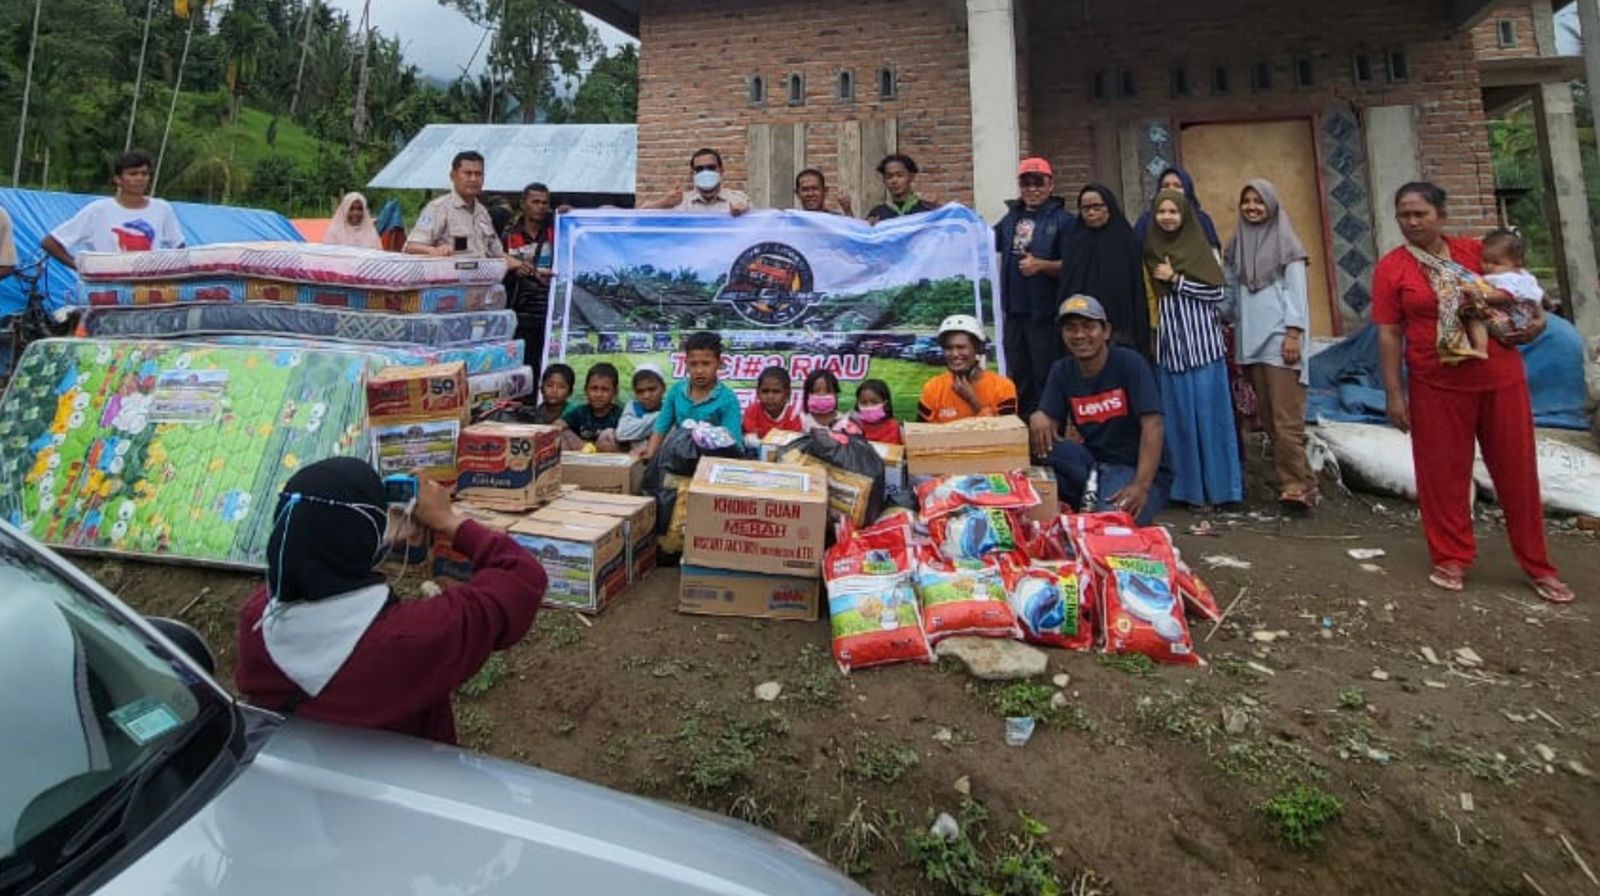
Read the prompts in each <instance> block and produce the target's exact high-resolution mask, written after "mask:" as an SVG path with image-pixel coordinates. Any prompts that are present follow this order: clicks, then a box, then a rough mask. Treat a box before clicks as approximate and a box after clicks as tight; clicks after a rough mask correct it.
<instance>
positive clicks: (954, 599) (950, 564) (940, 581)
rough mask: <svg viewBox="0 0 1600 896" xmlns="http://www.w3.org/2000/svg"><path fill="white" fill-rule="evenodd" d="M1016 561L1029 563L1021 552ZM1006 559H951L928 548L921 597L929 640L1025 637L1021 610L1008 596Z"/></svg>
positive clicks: (920, 571) (920, 572)
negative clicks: (1002, 566)
mask: <svg viewBox="0 0 1600 896" xmlns="http://www.w3.org/2000/svg"><path fill="white" fill-rule="evenodd" d="M1014 559H1015V560H1016V562H1022V563H1025V562H1027V560H1026V558H1025V557H1022V556H1020V555H1016V556H1015V557H1014ZM1000 563H1001V559H1000V557H999V556H998V555H993V554H991V555H989V556H988V557H985V558H983V559H981V560H955V561H952V560H946V559H945V558H944V556H942V555H941V554H940V553H939V551H938V550H937V549H936V548H933V547H931V546H929V547H925V548H923V549H922V553H921V556H920V557H919V558H918V563H917V573H916V586H917V597H918V599H920V600H921V602H922V616H923V620H924V624H925V625H926V626H927V630H928V639H929V640H930V641H932V642H933V643H935V644H937V643H938V642H940V641H942V640H944V639H945V638H948V637H952V636H956V635H966V636H976V637H982V638H1021V637H1022V631H1021V630H1020V629H1019V628H1017V617H1016V614H1015V613H1013V612H1012V610H1011V604H1010V602H1009V600H1008V599H1007V596H1006V586H1005V581H1004V579H1002V578H1001V575H1000Z"/></svg>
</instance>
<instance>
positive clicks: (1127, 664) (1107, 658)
mask: <svg viewBox="0 0 1600 896" xmlns="http://www.w3.org/2000/svg"><path fill="white" fill-rule="evenodd" d="M1099 660H1100V665H1102V666H1105V667H1106V668H1107V669H1116V670H1117V671H1118V672H1121V673H1123V674H1125V675H1154V674H1155V671H1156V661H1155V660H1153V659H1151V658H1149V657H1147V656H1145V655H1144V654H1142V653H1102V654H1100V656H1099Z"/></svg>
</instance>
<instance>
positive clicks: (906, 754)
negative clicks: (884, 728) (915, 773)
mask: <svg viewBox="0 0 1600 896" xmlns="http://www.w3.org/2000/svg"><path fill="white" fill-rule="evenodd" d="M918 761H919V757H918V756H917V751H916V750H914V749H912V748H910V747H903V746H899V745H896V744H891V743H885V742H883V741H881V740H878V739H877V738H876V737H873V736H872V735H870V734H858V735H856V738H855V743H854V744H853V745H852V746H851V748H850V753H849V755H848V757H847V764H846V766H845V771H846V772H848V773H849V774H850V776H851V777H853V778H855V779H856V780H858V781H876V782H878V783H880V784H893V783H894V782H896V781H898V780H900V779H901V778H903V777H905V774H906V772H908V771H910V770H911V769H912V768H914V767H915V766H916V764H917V762H918Z"/></svg>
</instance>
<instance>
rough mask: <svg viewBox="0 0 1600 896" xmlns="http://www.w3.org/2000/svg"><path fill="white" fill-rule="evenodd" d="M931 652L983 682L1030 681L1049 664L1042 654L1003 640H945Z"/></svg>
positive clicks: (1047, 658) (1034, 648)
mask: <svg viewBox="0 0 1600 896" xmlns="http://www.w3.org/2000/svg"><path fill="white" fill-rule="evenodd" d="M934 652H935V653H937V654H938V655H939V656H941V657H945V656H952V657H955V658H956V659H958V660H960V661H961V662H962V664H964V665H965V666H966V667H967V672H968V674H970V675H971V676H972V677H973V678H981V679H983V680H984V681H1013V680H1015V679H1019V678H1033V677H1035V676H1038V675H1043V674H1044V673H1045V669H1046V667H1047V666H1048V665H1049V663H1050V658H1049V657H1048V656H1046V655H1045V652H1044V651H1042V650H1040V649H1038V648H1036V647H1029V646H1028V645H1026V644H1024V643H1022V642H1021V641H1008V640H1005V639H1002V638H946V639H944V640H943V641H940V642H939V646H938V648H936V649H935V651H934Z"/></svg>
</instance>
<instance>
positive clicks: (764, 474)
mask: <svg viewBox="0 0 1600 896" xmlns="http://www.w3.org/2000/svg"><path fill="white" fill-rule="evenodd" d="M685 498H687V499H688V511H687V514H688V520H687V524H686V525H685V528H684V545H683V560H684V562H685V563H688V564H691V565H697V566H711V567H715V568H717V569H738V570H745V571H749V572H760V573H770V574H775V575H791V576H810V577H815V576H818V575H821V573H822V547H823V546H822V542H823V537H824V535H825V534H826V527H827V521H828V475H827V472H826V471H825V470H819V469H817V468H815V467H802V466H784V465H781V464H764V463H761V462H760V461H747V460H729V459H725V458H709V457H708V458H702V459H701V461H700V466H699V467H698V468H697V469H696V470H695V474H694V481H693V482H691V483H690V484H689V490H688V492H687V494H679V496H678V501H679V502H680V503H682V502H683V501H684V499H685Z"/></svg>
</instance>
